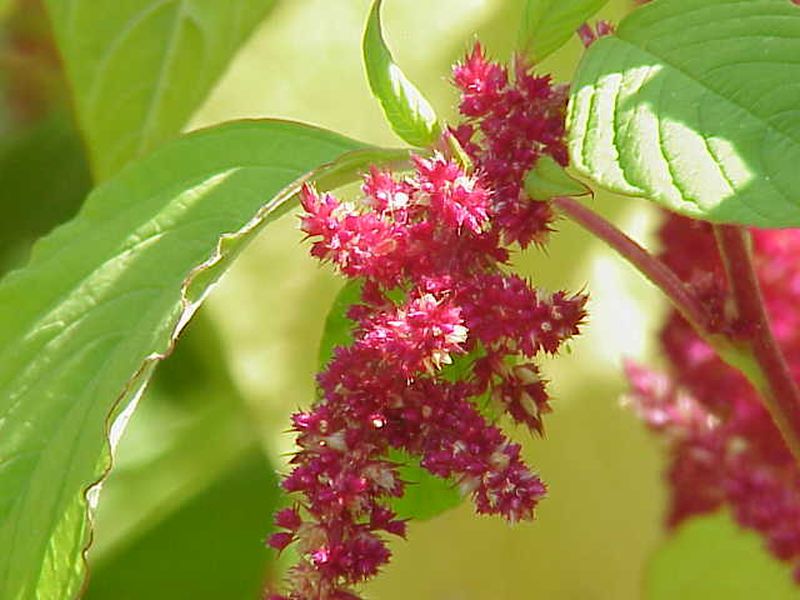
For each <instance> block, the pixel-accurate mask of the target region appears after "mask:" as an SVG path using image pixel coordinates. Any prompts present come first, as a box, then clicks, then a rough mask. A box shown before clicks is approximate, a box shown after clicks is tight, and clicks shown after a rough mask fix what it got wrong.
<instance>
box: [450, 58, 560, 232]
mask: <svg viewBox="0 0 800 600" xmlns="http://www.w3.org/2000/svg"><path fill="white" fill-rule="evenodd" d="M453 80H454V82H455V84H456V86H457V87H458V88H459V89H460V90H461V93H462V96H461V104H460V105H459V109H460V111H461V114H462V115H464V117H466V122H465V123H464V124H462V125H460V126H459V127H457V128H455V129H453V134H454V135H455V136H456V139H458V141H459V142H460V143H461V145H462V146H463V147H464V149H465V150H466V152H467V154H469V155H470V157H471V158H472V160H473V161H474V162H475V165H476V167H477V168H478V170H479V171H480V172H482V173H483V175H484V176H485V178H486V181H488V182H489V184H490V185H491V187H492V189H493V190H494V192H495V197H494V202H493V222H494V223H496V224H497V225H498V226H499V227H500V228H501V229H502V232H503V237H504V240H505V242H506V243H509V244H511V243H514V242H517V243H519V244H520V246H522V247H523V248H524V247H526V246H527V245H528V244H530V243H531V242H533V243H536V244H543V243H545V242H546V240H547V234H548V233H549V232H550V231H551V228H550V223H551V222H552V220H553V211H552V209H551V208H550V205H549V204H547V203H545V202H531V199H530V198H528V197H527V195H526V194H525V192H524V190H523V181H524V178H525V174H526V173H527V172H528V171H529V170H530V169H531V167H533V165H534V164H535V163H536V160H537V159H538V158H539V156H541V155H542V154H545V153H546V154H549V155H550V156H552V157H553V158H554V159H555V160H556V161H558V162H559V163H560V164H562V165H566V164H567V162H568V158H567V148H566V145H565V143H564V120H565V115H566V106H567V88H566V86H554V85H552V82H551V80H550V77H549V76H543V77H537V76H535V75H533V74H532V73H531V71H530V66H529V65H528V64H527V63H526V62H525V59H524V58H522V57H519V56H518V57H516V59H515V61H514V70H513V79H512V77H511V76H510V74H509V71H508V69H507V68H506V67H504V66H502V65H499V64H497V63H493V62H489V61H488V60H487V59H486V57H485V55H484V52H483V49H482V48H481V46H480V45H479V44H476V45H475V48H474V49H473V51H472V53H471V54H470V55H469V56H468V57H467V58H466V60H465V61H464V62H463V63H461V64H459V65H456V67H455V68H454V69H453Z"/></svg>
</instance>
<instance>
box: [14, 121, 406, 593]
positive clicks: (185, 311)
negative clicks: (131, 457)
mask: <svg viewBox="0 0 800 600" xmlns="http://www.w3.org/2000/svg"><path fill="white" fill-rule="evenodd" d="M359 148H363V146H361V145H360V144H358V143H357V142H354V141H352V140H349V139H346V138H343V137H341V136H338V135H335V134H332V133H329V132H325V131H323V130H319V129H315V128H312V127H309V126H305V125H300V124H295V123H289V122H279V121H261V122H259V121H247V122H238V123H232V124H228V125H224V126H220V127H218V128H213V129H209V130H206V131H202V132H199V133H197V134H192V135H189V136H186V137H184V138H180V139H178V140H176V141H175V142H172V143H170V144H168V145H166V146H164V147H163V148H161V149H160V150H158V151H156V152H155V153H154V154H152V155H151V156H149V157H148V158H146V159H144V160H143V161H141V162H139V163H136V164H135V165H132V166H131V168H129V169H125V170H123V171H122V172H121V173H120V174H119V175H118V176H116V177H115V178H113V179H112V180H110V181H109V182H107V183H106V184H104V185H102V186H101V187H99V188H98V189H97V190H95V191H94V192H93V193H92V194H91V195H90V196H89V198H88V199H87V201H86V203H85V205H84V207H83V208H82V210H81V212H80V213H79V214H78V216H77V217H76V218H75V219H73V220H72V221H70V222H69V223H67V224H66V225H64V226H62V227H60V228H58V229H56V230H55V231H54V232H53V233H52V234H51V235H49V236H48V237H46V238H44V239H43V240H42V241H40V242H39V243H38V244H37V245H36V246H35V247H34V251H33V254H32V258H31V261H30V263H29V265H28V266H27V267H26V268H24V269H22V270H20V271H16V272H13V273H11V274H9V275H8V276H7V277H6V278H5V279H4V280H3V281H2V283H0V548H2V549H3V551H2V552H0V597H2V598H3V599H6V598H8V599H9V600H18V599H21V598H29V597H32V596H34V595H35V596H36V597H37V598H41V599H50V598H53V599H56V598H57V599H62V598H67V597H69V596H70V595H72V594H73V593H74V592H75V590H76V589H77V586H79V584H80V581H81V579H82V577H81V573H82V570H83V565H82V563H81V561H79V560H76V558H77V556H78V555H79V553H80V551H81V549H82V548H83V547H84V546H85V545H86V535H87V531H86V525H85V523H86V505H87V502H86V496H85V492H86V491H87V490H89V489H90V487H91V486H92V484H93V482H95V481H97V480H98V479H99V478H100V477H101V475H102V474H103V473H104V472H105V470H106V469H107V467H108V445H109V442H108V436H109V435H110V438H111V444H112V445H113V443H114V440H115V439H116V438H118V437H119V434H120V432H121V428H122V427H121V424H122V423H124V419H121V418H120V419H116V420H115V419H114V418H113V417H115V416H117V415H120V411H129V410H132V408H133V406H134V405H135V402H131V399H135V398H136V397H137V395H138V393H139V392H140V391H141V390H142V389H143V386H144V384H145V383H146V381H147V378H148V376H149V374H150V372H151V371H152V368H153V366H154V365H155V364H156V363H157V361H158V360H160V359H161V358H163V356H164V355H165V354H166V353H168V352H169V351H170V349H171V347H172V344H173V342H174V339H175V337H176V336H177V334H178V333H179V331H180V329H181V328H182V327H183V325H184V324H185V323H186V321H187V320H188V319H189V318H190V316H191V314H192V313H193V312H194V310H195V309H196V308H197V306H198V305H199V303H200V301H201V300H202V298H203V297H204V295H205V293H206V292H207V291H208V290H209V288H210V286H211V285H212V284H213V283H214V282H215V281H216V280H217V279H218V277H219V276H220V275H221V273H222V271H223V270H224V268H225V267H226V266H227V265H228V264H229V263H230V260H232V257H233V256H234V255H235V254H236V253H237V252H238V251H239V250H240V249H241V248H242V246H243V245H244V243H246V242H247V241H248V240H249V239H251V238H252V237H253V236H254V235H255V234H256V233H257V232H258V231H259V229H260V228H261V227H262V226H263V225H264V224H265V223H267V222H268V221H270V220H271V219H274V218H276V217H277V216H278V215H279V214H281V213H283V212H285V211H286V210H287V208H288V206H289V204H288V203H287V202H286V201H287V200H288V199H289V198H290V197H291V196H292V195H293V194H294V192H295V191H296V189H297V185H298V178H300V177H301V176H302V175H303V174H304V173H306V172H308V171H309V170H311V169H314V168H315V167H318V166H319V165H321V164H323V163H327V162H328V161H333V160H335V159H336V158H337V157H340V156H342V154H343V153H347V152H351V151H355V150H356V149H359ZM396 155H397V154H396V152H395V153H392V152H391V151H378V150H369V149H364V150H360V151H357V152H354V153H352V152H351V154H348V155H345V156H346V158H347V160H344V161H343V162H342V164H343V165H344V167H341V165H340V164H339V163H334V164H333V165H329V166H328V167H326V168H323V169H321V170H320V171H318V172H317V175H318V176H320V177H323V179H325V178H328V180H331V181H332V180H333V179H337V178H338V177H341V176H343V174H342V173H341V172H340V171H338V170H337V169H338V168H339V167H341V168H346V169H348V170H352V169H355V168H356V167H357V166H358V165H359V164H361V166H362V167H363V166H364V165H363V163H364V161H368V162H372V161H376V160H380V159H381V158H383V157H385V156H392V157H393V156H396ZM95 490H96V488H95ZM89 496H90V497H91V498H94V497H95V491H91V492H90V494H89Z"/></svg>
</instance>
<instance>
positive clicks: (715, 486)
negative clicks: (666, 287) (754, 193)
mask: <svg viewBox="0 0 800 600" xmlns="http://www.w3.org/2000/svg"><path fill="white" fill-rule="evenodd" d="M752 235H753V246H754V247H753V250H754V260H755V264H756V270H757V273H758V278H759V281H760V284H761V287H762V290H763V294H764V301H765V305H766V309H767V313H768V315H769V318H770V322H771V326H772V328H773V331H774V334H775V336H776V338H777V341H778V344H779V345H780V347H781V349H782V350H783V352H784V354H785V356H786V358H787V360H788V362H789V366H790V368H791V370H792V373H793V375H794V376H795V378H796V379H798V378H800V314H798V311H797V306H798V305H799V304H800V263H798V261H797V257H798V256H799V255H800V231H798V230H753V231H752ZM660 236H661V240H662V242H663V245H664V250H663V255H662V259H663V260H664V261H665V262H666V263H667V264H668V265H669V266H670V267H671V268H672V269H673V270H674V271H675V272H676V273H677V274H678V275H679V276H680V277H681V278H682V279H683V280H684V281H685V282H686V283H688V284H690V285H692V286H693V287H694V288H695V290H697V292H698V293H699V295H700V296H701V297H702V298H703V300H704V302H705V303H706V306H707V309H708V311H709V313H710V314H711V315H712V318H713V319H715V320H716V322H717V323H718V324H719V326H720V327H731V328H733V331H735V330H736V328H738V327H744V326H746V324H742V323H736V322H732V323H731V322H730V320H729V319H726V316H725V306H726V303H727V301H728V297H727V283H726V278H725V274H724V268H723V265H722V260H721V258H720V256H719V253H718V251H717V248H716V244H715V240H714V235H713V232H712V230H711V227H710V226H709V225H708V224H706V223H702V222H698V221H690V220H688V219H685V218H682V217H677V216H674V215H671V216H669V217H668V218H667V221H666V222H665V224H664V225H663V227H662V228H661V231H660ZM661 342H662V348H663V350H664V352H665V354H666V356H667V358H668V359H669V362H670V371H669V375H664V374H658V373H655V372H653V371H650V370H648V369H644V368H642V367H639V366H635V365H629V366H628V368H627V370H628V377H629V380H630V382H631V387H632V393H631V399H632V400H633V404H634V406H635V408H636V410H637V411H638V412H639V414H640V415H641V416H642V417H643V419H644V420H645V422H646V423H647V424H648V426H649V427H650V428H651V429H653V430H655V431H658V432H659V433H660V434H661V435H663V436H664V437H665V438H666V439H667V441H668V443H669V447H670V452H671V455H672V464H671V466H670V469H669V474H668V477H669V481H670V483H671V486H672V507H671V511H670V514H669V517H668V522H669V524H670V525H671V526H675V525H678V524H680V523H681V522H683V521H684V520H685V519H687V518H689V517H691V516H693V515H698V514H703V513H708V512H711V511H714V510H717V509H719V508H721V507H723V506H727V507H728V508H729V509H730V510H731V512H732V514H733V515H734V517H735V518H736V520H737V521H738V522H739V523H740V524H741V525H742V526H743V527H746V528H749V529H753V530H755V531H758V532H759V533H760V534H761V535H762V536H764V538H765V540H766V543H767V545H768V547H769V549H770V551H771V552H772V553H773V554H774V555H775V556H776V557H778V558H780V559H782V560H784V561H786V562H788V563H789V564H791V565H793V566H794V567H795V574H796V576H797V578H798V581H800V470H799V469H798V467H797V465H796V463H795V461H794V460H793V458H792V455H791V453H790V452H789V450H788V448H787V447H786V445H785V444H784V442H783V439H782V438H781V435H780V433H779V431H778V429H777V428H776V427H775V425H774V424H773V421H772V419H771V418H770V415H769V414H768V412H767V410H766V409H765V408H764V406H763V405H762V403H761V401H760V399H759V398H758V396H757V394H756V393H755V391H754V390H753V388H752V387H751V386H750V384H749V383H748V382H747V380H746V379H745V378H744V376H742V375H741V374H740V373H739V372H738V371H736V370H734V369H733V368H731V367H729V366H727V365H726V364H725V363H723V362H722V361H721V360H720V359H719V358H718V357H717V356H716V354H715V353H714V352H713V350H712V349H711V348H710V347H709V346H708V345H707V344H706V343H705V342H703V341H702V340H701V339H700V338H699V337H698V336H697V335H696V334H695V333H694V331H693V330H692V328H691V327H690V326H689V324H688V323H686V321H684V320H683V319H682V318H681V317H680V316H679V315H678V314H677V313H675V312H673V313H672V314H671V315H670V316H669V318H668V320H667V323H666V325H665V327H664V328H663V330H662V332H661Z"/></svg>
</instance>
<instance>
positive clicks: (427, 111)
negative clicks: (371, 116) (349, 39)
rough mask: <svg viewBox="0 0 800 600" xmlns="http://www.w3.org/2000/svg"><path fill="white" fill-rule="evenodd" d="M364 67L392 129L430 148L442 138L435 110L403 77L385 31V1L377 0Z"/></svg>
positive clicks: (367, 34) (366, 33) (365, 43)
mask: <svg viewBox="0 0 800 600" xmlns="http://www.w3.org/2000/svg"><path fill="white" fill-rule="evenodd" d="M363 52H364V67H365V68H366V71H367V79H368V80H369V86H370V88H371V89H372V93H373V94H375V97H376V98H378V100H379V101H380V103H381V106H382V107H383V112H384V114H385V115H386V120H387V121H388V122H389V125H391V127H392V130H393V131H394V132H395V133H396V134H397V135H398V136H399V137H400V139H402V140H403V141H405V142H408V143H409V144H411V145H412V146H428V145H429V144H431V143H433V142H434V141H435V140H436V138H437V137H438V135H439V131H440V130H439V124H438V123H437V120H436V113H435V112H434V110H433V107H432V106H431V105H430V103H429V102H428V101H427V100H426V99H425V97H424V96H423V95H422V93H421V92H420V91H419V90H418V89H417V88H416V87H415V86H414V84H413V83H411V82H410V81H409V80H408V78H407V77H406V76H405V74H403V72H402V71H401V70H400V67H398V66H397V65H396V64H395V62H394V60H393V59H392V55H391V53H390V52H389V48H388V47H387V46H386V41H385V40H384V39H383V33H382V31H381V0H375V2H374V4H373V5H372V10H371V11H370V14H369V20H368V21H367V27H366V29H365V31H364V40H363Z"/></svg>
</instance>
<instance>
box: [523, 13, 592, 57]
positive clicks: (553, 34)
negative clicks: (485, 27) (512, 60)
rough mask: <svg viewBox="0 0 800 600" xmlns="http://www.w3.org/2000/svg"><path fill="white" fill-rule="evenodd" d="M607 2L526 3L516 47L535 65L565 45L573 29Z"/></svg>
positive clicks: (572, 33) (573, 31) (573, 32)
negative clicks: (534, 62) (535, 62)
mask: <svg viewBox="0 0 800 600" xmlns="http://www.w3.org/2000/svg"><path fill="white" fill-rule="evenodd" d="M607 3H608V0H527V1H526V2H525V12H524V13H523V16H522V26H521V28H520V34H519V45H520V47H521V48H522V49H523V51H524V52H525V53H526V54H527V55H528V56H529V57H530V58H531V59H532V60H534V61H537V62H538V61H540V60H542V59H543V58H545V57H546V56H548V55H549V54H552V53H553V52H555V51H556V50H558V49H559V48H560V47H561V46H563V45H564V44H566V43H567V41H568V40H569V38H570V37H572V36H573V35H574V34H575V30H577V29H578V27H580V26H581V25H582V24H583V23H584V22H586V21H587V20H588V19H589V17H591V16H592V15H594V14H595V13H596V12H597V11H599V10H600V9H601V8H603V6H605V5H606V4H607Z"/></svg>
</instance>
